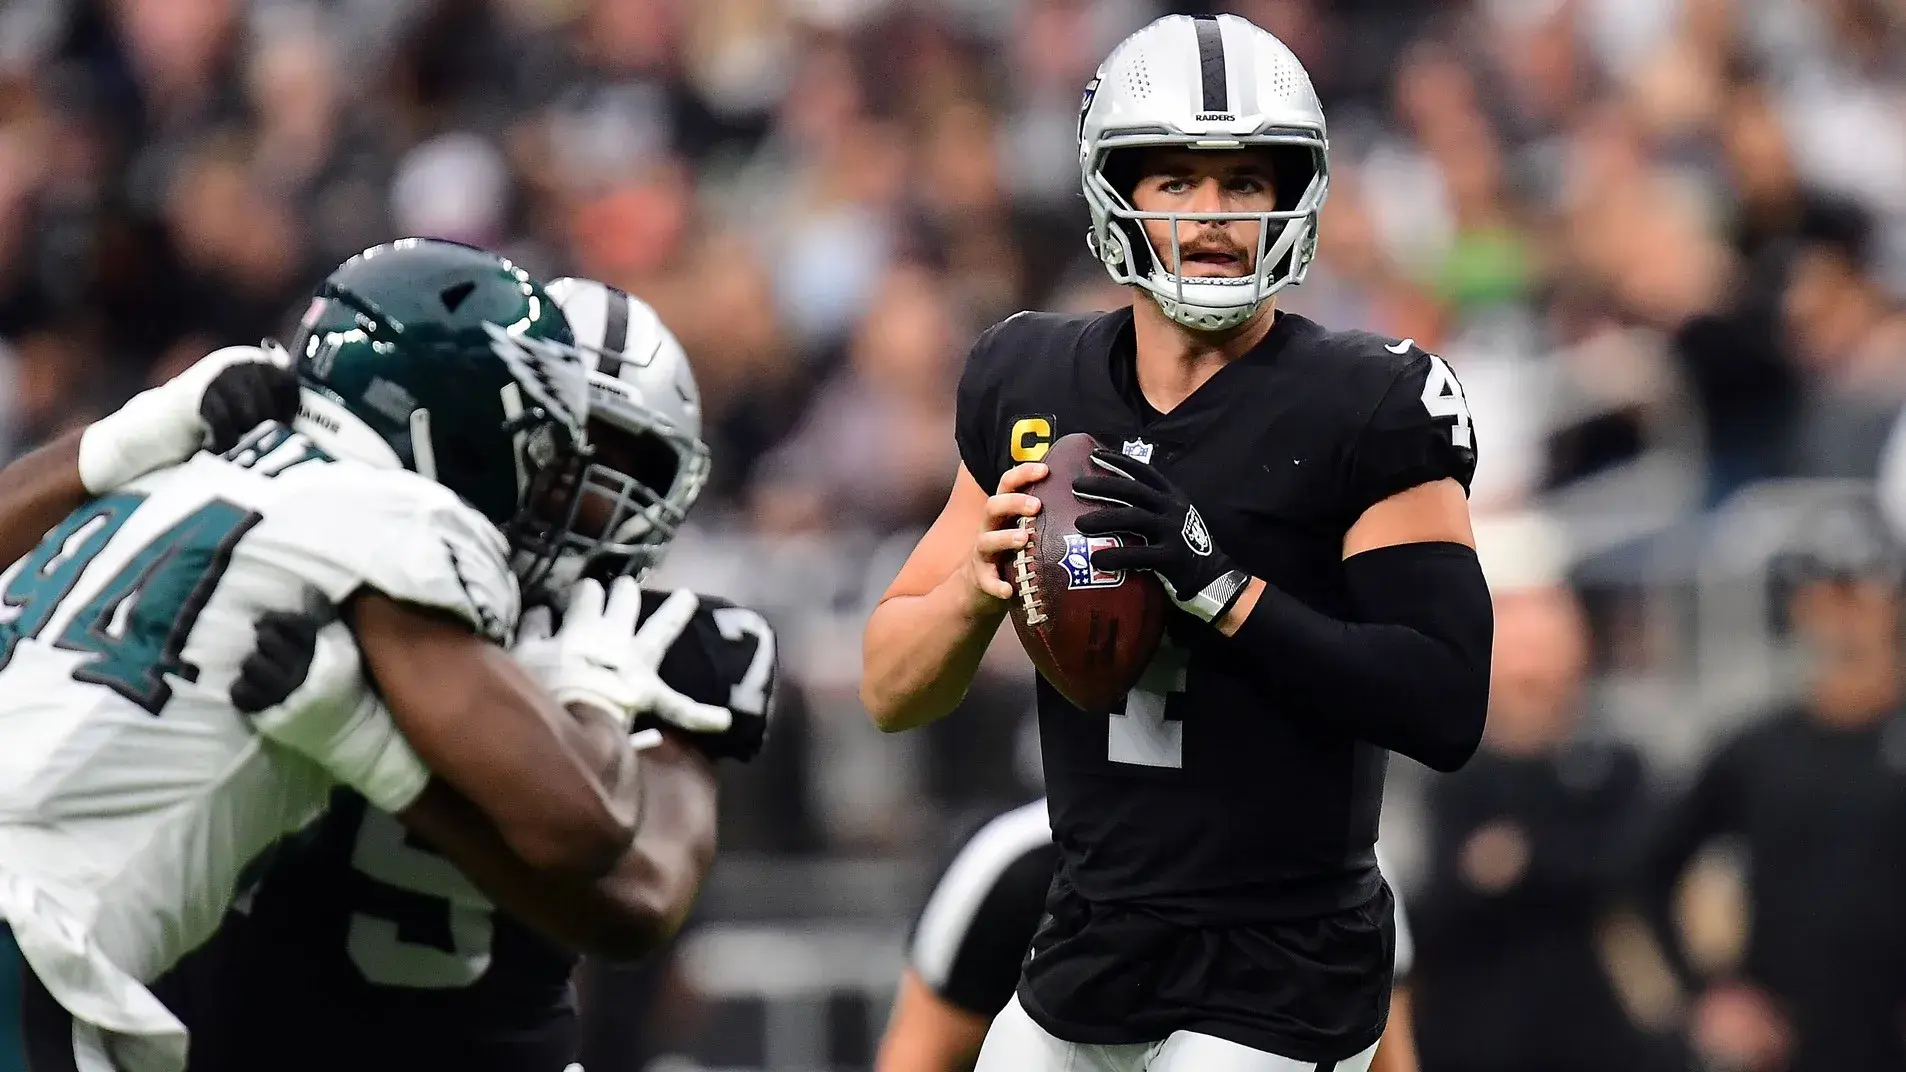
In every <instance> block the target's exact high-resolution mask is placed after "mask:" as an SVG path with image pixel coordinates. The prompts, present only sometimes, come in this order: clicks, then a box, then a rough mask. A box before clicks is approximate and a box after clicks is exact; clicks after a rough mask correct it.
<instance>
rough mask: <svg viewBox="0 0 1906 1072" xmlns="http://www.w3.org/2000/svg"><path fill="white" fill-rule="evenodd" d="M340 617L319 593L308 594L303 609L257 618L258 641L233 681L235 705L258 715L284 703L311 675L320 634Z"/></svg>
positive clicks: (283, 611)
mask: <svg viewBox="0 0 1906 1072" xmlns="http://www.w3.org/2000/svg"><path fill="white" fill-rule="evenodd" d="M336 617H337V608H336V607H335V606H333V605H332V604H331V603H330V601H328V600H326V599H325V598H324V597H323V596H322V595H319V594H318V593H317V592H316V591H307V593H306V599H305V607H304V609H303V610H274V611H268V612H266V613H265V614H263V615H261V616H260V617H259V619H258V641H257V644H256V645H255V646H254V647H253V648H252V652H251V654H250V655H247V656H245V661H244V662H243V663H241V664H239V667H238V679H237V680H236V681H233V682H232V706H233V707H236V708H238V710H239V712H240V713H242V714H247V715H255V714H257V713H258V712H260V711H263V710H265V709H266V708H268V707H275V706H277V705H278V704H281V703H284V702H285V700H286V699H287V698H288V697H290V695H291V694H292V693H293V692H296V691H297V689H298V686H300V685H302V684H304V680H305V678H306V677H308V676H310V673H311V659H312V656H313V655H315V654H316V652H317V648H318V631H319V630H321V629H323V628H324V627H325V626H327V625H329V624H331V622H332V621H333V620H334V619H336Z"/></svg>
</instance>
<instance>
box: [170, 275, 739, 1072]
mask: <svg viewBox="0 0 1906 1072" xmlns="http://www.w3.org/2000/svg"><path fill="white" fill-rule="evenodd" d="M547 289H548V292H549V295H550V296H551V297H552V298H554V299H555V300H556V304H557V306H558V307H559V308H561V309H562V311H563V313H564V315H565V316H566V317H567V318H568V320H569V322H570V325H571V327H572V328H573V329H574V332H575V336H576V340H577V348H578V349H579V350H581V351H582V352H583V353H584V355H585V356H587V357H589V358H591V359H592V360H593V361H594V362H595V364H594V366H593V367H592V369H591V372H590V382H591V385H592V388H593V394H592V405H591V408H590V414H591V417H592V418H593V419H594V420H595V421H596V422H597V430H595V431H593V432H592V435H593V438H595V439H596V440H597V442H598V443H601V442H603V441H604V440H606V439H609V438H611V437H614V438H616V439H617V441H618V442H619V443H620V444H621V446H622V447H623V454H624V455H625V456H627V457H629V458H631V459H633V461H632V463H631V464H630V465H629V466H628V468H627V473H626V475H627V476H628V478H629V483H628V490H629V492H630V493H631V494H632V495H633V496H634V497H635V498H637V499H638V500H640V501H641V502H643V503H644V504H645V510H644V514H643V516H642V517H641V519H639V521H638V523H636V524H634V525H632V526H630V528H629V529H628V530H627V531H625V532H623V533H621V534H620V539H618V540H616V541H614V542H611V543H606V544H604V545H603V546H602V547H601V548H599V549H598V550H597V551H596V552H595V554H594V556H593V559H592V561H591V562H590V563H589V564H588V567H587V568H588V570H589V572H590V573H591V575H603V574H619V573H630V574H635V575H639V574H640V573H642V572H645V571H647V570H648V569H649V568H650V567H652V566H653V565H654V564H655V563H656V562H657V561H659V559H660V558H661V556H662V555H663V553H664V552H665V551H666V549H667V547H668V545H669V543H670V542H671V541H672V540H673V539H674V537H675V534H676V531H677V529H678V527H679V526H680V524H681V522H682V521H683V520H684V519H685V518H686V516H687V514H688V511H689V510H690V508H692V507H693V505H694V503H695V499H696V497H697V496H698V495H699V494H700V492H701V488H702V485H703V483H704V482H705V480H706V477H707V473H708V450H707V447H706V446H705V445H704V444H703V442H702V440H701V437H700V431H701V415H700V409H699V403H698V399H699V391H698V389H697V387H696V384H695V378H694V373H693V370H692V369H691V368H690V366H689V363H688V357H687V355H686V354H685V353H684V352H683V351H682V348H681V344H680V343H679V342H678V341H677V340H676V339H675V336H674V334H673V333H671V332H670V331H669V330H668V328H667V327H666V326H665V325H664V324H663V323H662V321H661V320H660V318H659V317H657V316H656V314H655V312H654V310H653V309H651V308H650V307H649V306H648V305H647V303H645V302H642V301H640V300H638V299H636V298H633V297H631V296H630V295H628V294H626V293H624V292H622V291H620V290H617V289H615V288H613V287H610V286H607V285H605V284H601V283H597V282H594V281H591V280H583V279H558V280H555V281H553V282H551V283H550V284H549V285H548V288H547ZM579 565H580V564H579ZM538 595H539V594H537V593H531V594H530V595H529V597H528V598H529V599H530V600H532V601H534V600H536V599H537V598H538ZM543 595H544V598H547V594H543ZM658 599H659V597H658ZM649 602H650V601H648V600H644V609H645V611H646V610H647V608H648V606H649ZM530 613H531V615H533V614H535V613H536V612H535V611H532V612H530ZM528 617H529V616H528V615H526V621H527V620H528ZM525 630H526V632H527V631H528V630H529V626H527V625H526V627H525ZM775 669H776V666H775V645H774V636H773V633H772V631H771V630H770V628H769V627H768V624H767V622H766V620H765V619H763V618H762V617H761V615H759V614H758V613H756V612H754V611H752V610H748V609H746V608H743V607H736V606H734V605H732V604H730V603H728V602H726V601H724V600H719V599H715V598H712V597H707V596H703V597H701V605H700V607H699V609H698V610H697V611H696V613H695V617H694V618H693V619H692V620H691V621H690V622H689V624H688V629H687V630H686V631H685V632H684V633H683V635H682V637H681V639H680V640H678V641H677V642H675V643H674V644H673V645H671V646H670V647H669V648H668V650H667V654H666V657H665V658H664V659H663V661H662V663H661V665H660V673H661V677H662V679H663V681H664V682H665V683H666V684H668V685H670V686H672V687H674V688H677V689H679V690H680V691H681V692H683V693H684V694H686V695H688V696H690V697H691V698H693V699H696V700H700V701H704V702H707V703H709V704H712V705H716V706H724V707H727V708H728V709H729V710H730V711H731V712H732V714H733V716H734V722H733V725H732V726H731V727H730V728H728V729H727V730H725V731H722V732H719V733H702V734H691V735H686V736H685V737H684V740H685V741H686V742H687V743H689V744H691V745H693V746H694V747H695V748H696V749H697V750H699V751H700V752H702V753H704V754H706V755H707V756H708V758H709V759H711V760H713V759H718V758H733V759H738V760H741V761H744V762H745V761H747V760H749V759H751V758H753V756H754V755H755V754H756V752H758V751H759V749H760V747H761V744H762V740H763V736H764V734H765V731H766V725H767V722H766V720H767V717H768V712H769V708H770V705H771V702H772V696H773V689H774V685H775ZM641 725H643V723H641V722H639V723H638V727H640V726H641ZM241 907H242V909H243V910H242V911H241V912H240V913H234V915H233V916H232V917H231V918H230V919H229V920H228V921H227V923H226V932H225V933H221V935H220V938H219V944H220V946H221V949H220V950H219V952H220V955H221V956H222V957H224V958H227V959H225V960H223V961H222V962H221V963H220V964H219V965H217V966H216V967H214V968H212V969H210V970H211V971H212V972H213V975H212V977H211V978H210V979H207V980H205V981H204V982H202V983H200V984H197V985H198V986H199V988H200V989H204V988H208V987H216V988H217V989H218V993H217V994H215V995H213V999H212V1000H214V1001H215V1002H216V1004H217V1008H216V1010H215V1011H213V1012H211V1013H210V1016H211V1017H212V1019H211V1020H210V1024H209V1030H208V1031H207V1032H206V1033H205V1034H207V1035H209V1036H210V1042H209V1045H208V1046H207V1047H205V1048H200V1047H198V1046H196V1045H195V1048H194V1053H193V1059H192V1070H193V1072H215V1070H218V1069H225V1068H229V1069H231V1070H233V1072H239V1070H245V1069H262V1068H270V1069H274V1070H276V1072H305V1070H310V1072H328V1070H332V1069H338V1068H350V1069H353V1070H354V1072H415V1070H416V1069H421V1068H454V1069H457V1070H459V1072H562V1070H563V1069H564V1068H566V1067H568V1065H569V1063H570V1062H571V1061H572V1060H574V1059H575V1056H576V1050H577V1037H576V1027H577V1025H576V1009H575V1004H574V997H573V992H572V988H571V983H570V977H571V974H572V972H573V969H574V967H575V963H576V958H575V956H574V955H573V954H572V953H571V952H569V951H568V950H566V949H564V948H563V947H562V946H560V945H558V944H556V943H553V942H550V941H548V940H547V939H545V938H543V937H542V936H541V935H538V934H536V933H534V932H533V931H531V930H530V929H529V928H527V927H525V926H524V925H523V924H521V923H519V922H517V921H516V920H515V919H513V918H511V917H510V916H509V915H508V914H505V913H498V912H496V911H495V910H494V908H493V906H492V904H491V902H490V901H489V900H488V899H487V898H485V897H484V895H483V894H482V893H481V892H480V891H479V890H477V889H476V888H475V886H473V885H472V884H471V883H470V881H469V880H468V879H466V878H465V877H464V876H463V875H462V874H461V873H460V872H458V871H457V870H456V869H455V868H454V867H452V866H450V865H449V864H448V863H447V862H446V861H445V860H444V859H443V858H442V857H441V856H439V855H438V854H436V853H434V852H432V851H431V849H430V848H429V847H428V846H427V845H425V844H422V843H420V842H419V841H418V840H417V839H415V838H407V837H406V836H405V834H404V831H403V828H402V827H401V826H400V825H399V824H398V823H397V821H396V820H395V819H393V818H392V817H390V816H389V815H386V814H384V813H383V812H381V811H379V810H377V809H376V808H374V807H371V806H369V805H368V804H367V803H366V801H365V800H364V798H363V797H362V796H360V795H358V794H356V793H353V792H351V791H349V790H347V789H339V790H337V791H336V792H335V793H334V795H333V803H332V806H331V810H330V811H329V812H328V813H327V815H326V817H325V818H324V820H323V821H322V822H321V823H320V824H319V825H318V826H317V827H315V828H314V830H313V832H312V836H311V837H309V838H308V839H305V840H304V841H303V842H302V843H301V845H300V846H299V847H298V848H297V850H296V851H293V852H289V853H286V854H284V855H282V856H281V857H280V858H279V859H278V860H277V861H276V862H275V863H274V864H273V866H272V869H271V870H270V872H268V873H267V875H266V877H265V879H264V880H263V882H262V883H261V884H260V886H259V888H258V891H257V893H256V894H255V895H254V897H253V898H252V899H251V901H250V904H249V906H241ZM221 999H222V1000H221ZM193 1026H194V1032H193V1037H194V1039H195V1041H196V1040H198V1039H200V1037H201V1032H200V1031H199V1030H198V1025H196V1024H195V1025H193Z"/></svg>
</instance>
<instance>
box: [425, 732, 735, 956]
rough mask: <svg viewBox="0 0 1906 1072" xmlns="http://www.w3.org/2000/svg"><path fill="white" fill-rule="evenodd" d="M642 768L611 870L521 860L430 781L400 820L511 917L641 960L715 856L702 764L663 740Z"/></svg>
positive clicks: (671, 928) (593, 949)
mask: <svg viewBox="0 0 1906 1072" xmlns="http://www.w3.org/2000/svg"><path fill="white" fill-rule="evenodd" d="M638 765H639V767H640V770H641V774H640V776H639V778H638V780H637V783H636V784H638V785H639V788H638V789H637V790H636V791H637V792H639V793H640V794H641V799H642V804H641V811H642V820H641V822H642V828H641V834H640V835H639V836H638V837H637V838H636V840H635V841H634V842H633V843H632V844H631V845H630V847H629V849H628V851H627V852H625V853H624V854H623V856H622V858H621V859H620V860H619V861H618V862H617V864H616V866H615V867H614V868H613V869H611V870H610V872H609V874H607V875H605V876H603V877H601V878H598V879H594V880H586V879H580V878H577V877H576V876H573V875H562V874H552V873H551V872H549V871H546V870H543V869H539V868H536V867H533V866H531V865H530V864H528V863H526V862H524V861H523V859H522V858H521V857H520V856H518V855H517V854H516V853H515V852H514V851H513V850H512V849H511V848H510V846H509V844H508V842H506V841H505V840H504V839H503V837H502V835H501V834H500V832H499V831H498V830H497V828H496V824H494V823H492V822H490V821H489V819H488V818H486V817H485V816H484V815H483V813H482V812H480V811H478V810H477V808H476V807H475V806H474V805H472V804H471V803H470V802H469V801H468V800H467V799H465V798H464V797H463V796H461V795H460V794H458V793H457V792H456V790H455V789H453V788H451V787H450V786H449V785H447V784H446V783H444V782H441V781H433V782H432V783H431V785H430V788H429V789H427V790H426V791H425V793H424V795H423V796H422V797H420V798H419V799H418V801H417V802H416V803H415V804H413V805H412V806H411V807H410V808H409V809H407V810H406V811H405V812H404V813H403V814H402V815H401V816H400V818H401V819H402V820H403V822H404V824H405V825H406V826H408V827H410V828H411V829H412V830H414V831H416V832H417V833H418V834H420V835H422V836H423V837H424V838H425V840H427V841H428V842H430V844H432V845H433V846H434V847H436V848H437V849H438V851H440V852H442V853H443V854H444V856H446V857H447V858H449V860H450V861H451V862H452V863H454V864H456V865H457V868H458V869H459V870H460V871H462V872H463V873H464V875H465V876H466V877H468V878H469V879H470V880H471V881H472V882H474V883H476V885H477V888H478V889H480V890H482V891H483V892H484V894H486V895H487V896H489V897H490V899H491V900H493V901H495V902H496V904H497V906H498V907H499V908H501V909H502V910H504V911H506V912H508V913H509V914H510V915H511V916H513V917H515V918H516V919H518V920H520V921H521V922H523V923H524V924H526V925H528V926H529V927H531V928H533V929H534V930H536V931H537V932H539V933H541V934H543V935H544V936H545V937H547V938H549V939H550V940H552V941H555V942H557V943H559V944H561V945H563V946H565V947H568V948H570V949H573V950H575V951H577V952H580V953H587V954H591V955H595V956H603V957H609V958H614V959H629V958H634V957H640V956H642V955H644V954H646V953H648V952H650V951H652V950H654V949H655V948H656V947H657V946H659V945H661V944H662V943H663V942H665V941H667V940H668V937H669V936H670V935H672V934H673V933H674V932H675V931H676V930H677V929H678V928H679V927H680V926H681V923H682V920H683V919H684V918H686V916H687V914H688V910H689V909H690V907H692V906H693V904H694V898H695V893H696V891H697V890H698V889H699V888H700V884H701V879H702V876H703V875H705V874H706V873H707V870H708V867H709V865H710V864H711V863H712V862H713V860H714V851H715V799H716V798H715V780H714V773H713V770H712V769H711V768H710V766H709V764H708V761H707V760H705V759H703V758H702V757H701V756H700V755H699V754H696V753H695V752H694V751H693V750H692V749H689V748H685V747H683V746H682V745H680V744H678V743H676V742H673V741H665V742H664V743H663V744H662V745H660V746H658V747H656V748H653V749H650V750H648V751H646V752H644V753H642V754H641V756H640V757H639V758H635V757H632V758H631V762H630V766H631V767H635V766H638Z"/></svg>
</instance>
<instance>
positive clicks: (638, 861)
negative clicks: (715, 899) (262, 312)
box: [587, 735, 719, 959]
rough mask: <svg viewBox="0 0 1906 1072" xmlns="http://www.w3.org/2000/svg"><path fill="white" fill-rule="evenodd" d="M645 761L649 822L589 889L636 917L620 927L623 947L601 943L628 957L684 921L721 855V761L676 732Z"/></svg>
mask: <svg viewBox="0 0 1906 1072" xmlns="http://www.w3.org/2000/svg"><path fill="white" fill-rule="evenodd" d="M639 763H640V765H641V772H642V773H641V778H640V780H639V781H640V786H641V793H642V824H641V827H640V828H639V829H638V830H637V832H636V836H635V844H633V845H632V846H630V848H629V852H628V854H627V855H625V856H624V857H623V858H622V862H621V863H620V864H619V865H618V866H617V867H616V869H615V871H613V872H612V873H611V874H610V875H609V876H608V877H607V878H605V879H603V880H602V881H601V882H599V883H596V884H595V885H594V887H593V888H592V890H591V891H589V893H588V895H587V900H589V901H590V902H591V903H592V904H594V905H596V906H597V910H598V914H603V913H606V914H607V915H609V916H611V917H613V918H617V919H621V920H624V921H628V922H629V923H632V926H630V927H627V928H623V929H621V930H620V931H619V932H620V933H625V934H626V936H627V938H628V939H629V940H628V941H627V942H624V943H622V944H621V946H620V948H605V949H597V950H594V952H597V953H599V954H601V955H603V956H608V957H617V958H623V959H629V958H634V957H639V956H643V955H645V954H647V953H649V952H650V951H652V950H653V949H655V948H656V947H658V946H660V945H661V944H662V943H664V942H666V941H668V940H669V938H671V937H672V936H674V934H675V932H676V931H678V930H680V929H681V926H682V924H683V923H684V922H685V921H686V920H687V919H688V913H689V911H690V910H691V909H692V908H694V907H695V897H696V895H697V894H698V893H699V892H700V891H701V884H702V879H703V878H704V877H706V876H707V874H708V868H709V867H710V866H712V865H713V864H714V862H715V832H716V823H717V818H718V813H717V809H716V804H717V802H718V799H719V793H718V791H717V788H716V781H715V770H714V766H713V764H712V763H710V761H709V760H708V758H707V757H706V756H704V755H702V753H701V752H700V751H698V750H696V749H695V748H692V747H690V746H688V745H685V744H683V743H682V742H681V741H680V740H678V739H676V738H675V737H673V736H668V735H665V736H664V738H663V741H662V743H661V744H660V745H657V746H656V747H654V748H651V749H648V750H647V751H644V752H642V753H640V758H639ZM631 765H632V766H633V765H634V762H632V764H631Z"/></svg>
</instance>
